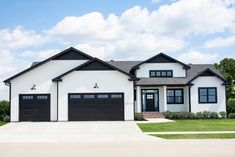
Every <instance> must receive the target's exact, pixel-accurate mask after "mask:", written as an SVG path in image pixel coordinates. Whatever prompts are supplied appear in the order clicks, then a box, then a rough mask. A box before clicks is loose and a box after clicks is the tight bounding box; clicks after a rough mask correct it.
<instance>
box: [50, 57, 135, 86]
mask: <svg viewBox="0 0 235 157" xmlns="http://www.w3.org/2000/svg"><path fill="white" fill-rule="evenodd" d="M78 70H117V71H119V72H121V73H123V74H125V75H127V76H129V77H130V80H135V79H137V78H136V77H135V76H133V75H131V74H129V73H127V72H125V71H123V70H121V69H119V68H117V67H115V66H113V65H111V64H109V63H107V62H104V61H102V60H100V59H98V58H93V59H91V60H89V61H87V62H85V63H83V64H81V65H79V66H77V67H75V68H73V69H71V70H69V71H67V72H65V73H63V74H61V75H60V76H57V77H56V78H54V79H52V81H62V78H63V77H64V76H65V75H67V74H69V73H71V72H73V71H78Z"/></svg>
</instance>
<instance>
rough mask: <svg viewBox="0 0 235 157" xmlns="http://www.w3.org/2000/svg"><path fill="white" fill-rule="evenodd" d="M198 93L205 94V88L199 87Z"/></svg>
mask: <svg viewBox="0 0 235 157" xmlns="http://www.w3.org/2000/svg"><path fill="white" fill-rule="evenodd" d="M199 93H200V95H207V92H206V89H199Z"/></svg>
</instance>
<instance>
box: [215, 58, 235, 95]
mask: <svg viewBox="0 0 235 157" xmlns="http://www.w3.org/2000/svg"><path fill="white" fill-rule="evenodd" d="M214 66H215V68H216V69H218V70H219V71H220V73H221V74H222V75H223V76H224V78H225V79H226V80H227V81H228V83H229V84H228V86H227V88H226V89H227V96H228V98H235V59H233V58H224V59H223V60H221V61H220V62H219V64H217V63H215V64H214Z"/></svg>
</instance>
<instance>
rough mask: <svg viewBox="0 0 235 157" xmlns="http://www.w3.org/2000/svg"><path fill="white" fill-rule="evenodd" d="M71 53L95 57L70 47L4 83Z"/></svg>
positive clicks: (89, 57)
mask: <svg viewBox="0 0 235 157" xmlns="http://www.w3.org/2000/svg"><path fill="white" fill-rule="evenodd" d="M71 52H72V53H73V54H74V53H77V54H78V55H81V56H84V57H86V58H87V59H92V58H93V57H91V56H89V55H87V54H85V53H83V52H81V51H79V50H77V49H75V48H73V47H70V48H68V49H66V50H64V51H62V52H60V53H58V54H56V55H54V56H52V57H50V58H48V59H45V60H44V61H42V62H39V63H38V64H35V65H32V66H31V67H29V68H27V69H25V70H23V71H22V72H20V73H18V74H16V75H14V76H12V77H10V78H8V79H6V80H5V81H3V82H4V83H10V81H11V80H12V79H14V78H16V77H19V76H21V75H23V74H25V73H27V72H28V71H31V70H33V69H35V68H37V67H39V66H41V65H43V64H45V63H47V62H49V61H51V60H54V59H55V60H56V58H60V57H61V56H63V55H64V54H66V53H71Z"/></svg>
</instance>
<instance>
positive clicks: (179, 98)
mask: <svg viewBox="0 0 235 157" xmlns="http://www.w3.org/2000/svg"><path fill="white" fill-rule="evenodd" d="M175 102H176V103H182V102H183V98H182V97H181V96H177V97H175Z"/></svg>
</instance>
